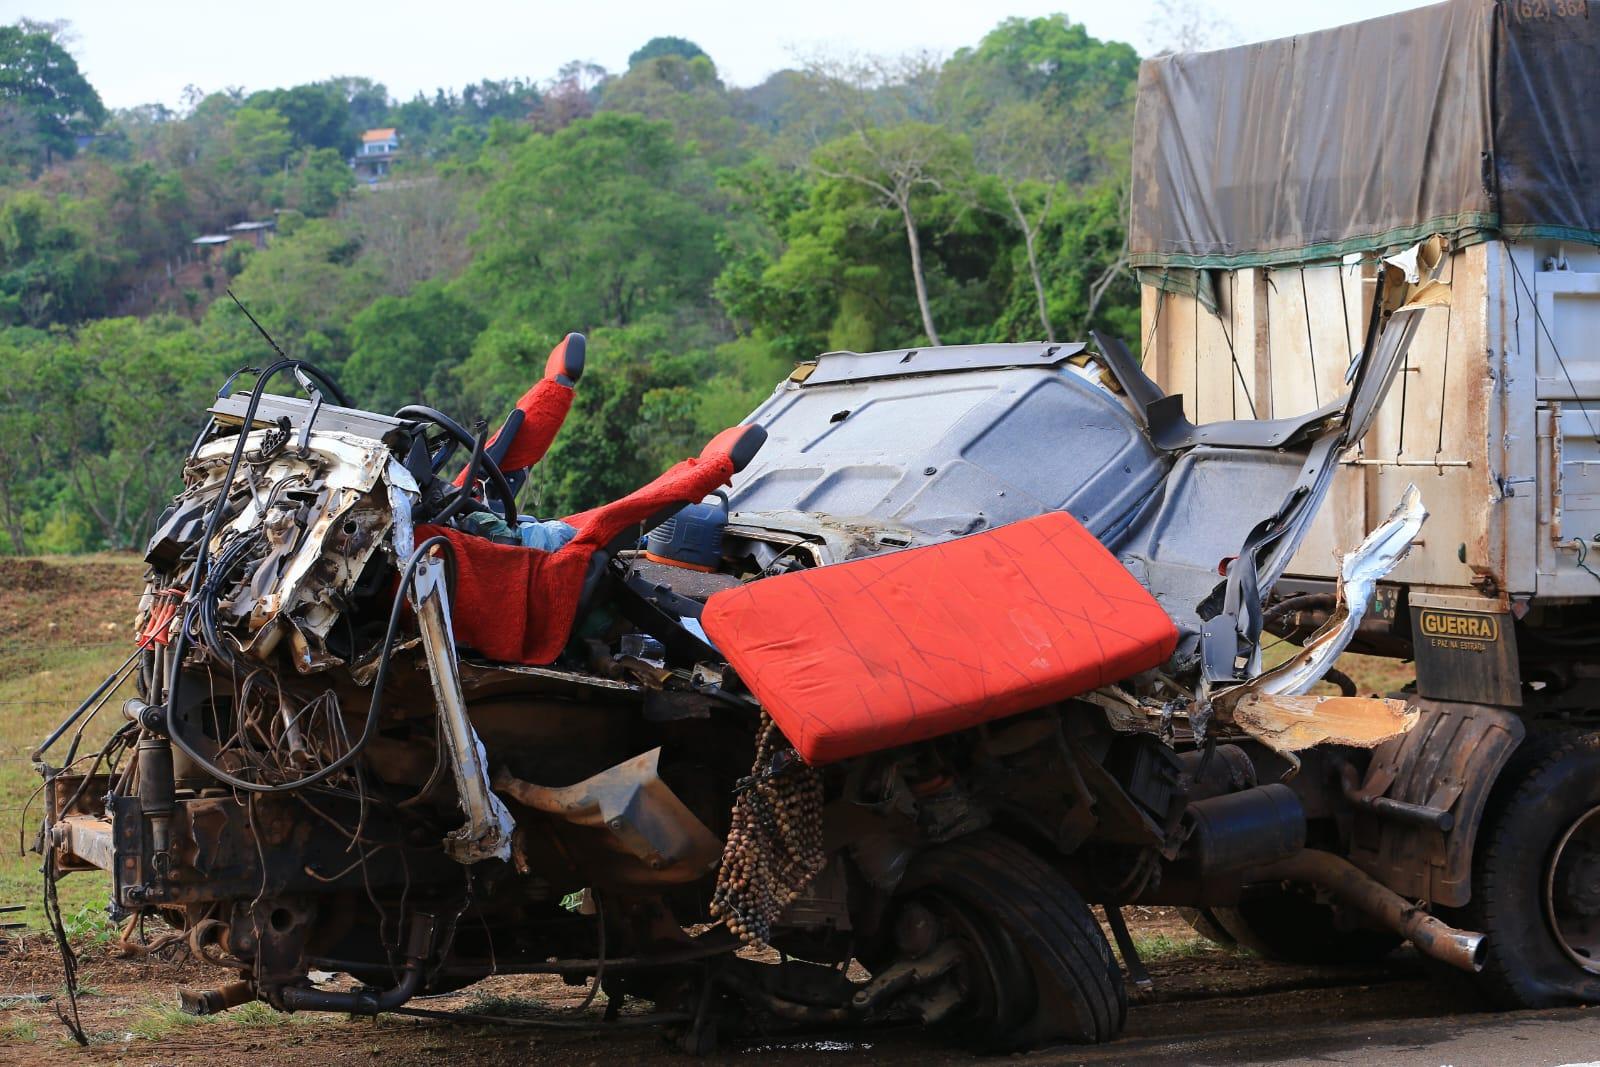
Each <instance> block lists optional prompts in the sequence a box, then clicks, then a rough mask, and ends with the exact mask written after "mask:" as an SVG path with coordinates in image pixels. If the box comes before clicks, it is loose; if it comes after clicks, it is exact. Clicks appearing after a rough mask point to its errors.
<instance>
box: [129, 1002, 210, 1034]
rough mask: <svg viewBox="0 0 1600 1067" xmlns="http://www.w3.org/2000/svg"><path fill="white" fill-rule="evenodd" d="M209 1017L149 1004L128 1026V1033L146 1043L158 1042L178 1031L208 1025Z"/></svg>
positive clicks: (169, 1006) (175, 1007) (163, 1005)
mask: <svg viewBox="0 0 1600 1067" xmlns="http://www.w3.org/2000/svg"><path fill="white" fill-rule="evenodd" d="M210 1022H211V1017H210V1016H206V1015H190V1014H189V1013H188V1012H186V1011H183V1010H182V1009H181V1008H179V1007H178V1006H177V1005H175V1004H151V1005H149V1006H148V1007H146V1008H145V1009H144V1011H142V1012H141V1013H140V1014H139V1017H138V1018H137V1019H135V1020H134V1021H133V1022H132V1023H131V1024H130V1025H129V1026H128V1032H129V1033H131V1034H133V1036H134V1037H139V1038H143V1039H144V1040H146V1041H160V1040H161V1039H162V1038H164V1037H169V1036H171V1035H172V1034H174V1033H176V1032H178V1031H179V1030H188V1029H190V1028H192V1027H195V1026H207V1025H210Z"/></svg>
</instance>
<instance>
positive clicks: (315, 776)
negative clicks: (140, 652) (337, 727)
mask: <svg viewBox="0 0 1600 1067" xmlns="http://www.w3.org/2000/svg"><path fill="white" fill-rule="evenodd" d="M435 547H437V548H441V549H443V550H444V554H445V559H446V564H447V567H448V568H449V577H448V579H447V580H448V581H451V582H453V581H454V578H455V548H454V547H453V546H452V545H451V544H450V541H449V539H448V538H445V537H443V536H434V537H430V538H428V539H427V540H425V541H423V542H422V543H421V544H419V545H418V546H417V547H416V550H415V551H413V552H412V553H411V557H410V558H409V559H408V560H406V565H405V568H404V570H403V571H402V572H401V575H400V586H399V588H398V589H397V590H396V591H395V595H394V604H393V606H392V607H390V609H389V626H388V629H387V630H385V631H384V635H383V645H382V647H381V648H380V649H379V651H378V671H377V674H376V675H375V676H374V677H373V679H372V700H371V703H369V704H368V706H367V721H366V723H365V724H364V725H363V726H362V728H361V736H360V737H358V738H356V741H355V744H353V745H351V746H350V749H349V751H347V752H346V753H345V754H344V755H342V756H340V757H338V758H337V759H335V760H334V761H333V762H332V763H329V764H328V765H326V766H325V767H322V768H321V769H320V770H316V771H313V772H312V773H310V774H308V775H306V776H305V777H304V778H300V779H298V780H296V781H293V782H278V783H270V782H252V781H249V780H248V779H245V778H240V777H239V776H237V775H234V774H230V773H228V772H227V771H225V770H223V769H222V768H221V767H218V766H217V765H216V764H214V763H212V762H211V761H210V760H208V759H206V757H205V756H203V755H202V754H201V753H200V752H198V751H197V750H196V749H195V748H194V746H192V745H191V744H189V742H188V741H187V740H185V739H184V737H183V735H182V734H181V733H180V732H179V730H178V724H177V718H176V715H175V713H174V711H173V709H174V708H176V707H177V704H178V691H179V688H180V686H181V684H182V678H183V654H184V652H185V647H184V646H185V645H186V644H187V643H188V638H189V626H190V624H191V623H192V621H193V618H194V614H195V612H196V610H197V609H198V604H196V605H195V606H194V607H191V608H190V609H189V614H188V617H186V618H185V619H184V624H183V626H182V628H180V629H179V631H178V635H177V637H175V638H174V639H173V641H172V648H171V650H170V655H171V657H172V674H171V677H170V678H169V679H168V681H167V708H166V720H167V736H168V737H170V738H171V739H172V743H173V744H175V745H177V746H178V748H179V749H180V750H182V752H183V753H184V755H186V756H188V757H189V758H190V759H192V760H194V761H195V762H196V763H197V764H199V765H200V766H201V767H202V768H203V769H204V770H205V771H206V773H207V774H210V775H211V776H212V777H213V778H215V779H217V780H218V781H219V782H222V783H224V784H225V785H230V786H232V787H233V788H235V789H242V790H244V791H245V792H247V793H287V792H291V791H292V790H296V789H304V788H306V787H307V786H311V785H315V784H316V783H318V782H320V781H322V780H323V779H325V778H327V777H329V776H330V775H333V774H335V773H337V772H339V771H341V770H343V769H344V768H345V767H347V766H349V765H350V763H351V762H352V761H353V760H354V759H355V758H356V757H357V756H359V755H360V754H361V751H362V750H363V749H364V748H366V746H367V743H368V742H369V741H371V740H372V737H373V735H374V734H375V733H377V728H378V719H379V717H380V716H381V714H382V712H383V686H384V682H385V681H386V680H387V678H388V675H389V657H390V655H391V654H392V653H393V650H394V639H395V635H396V634H398V633H399V631H400V614H401V609H402V608H403V607H404V605H405V601H406V590H407V589H409V588H410V587H411V583H412V581H413V580H415V578H416V574H417V567H418V565H419V564H420V563H421V562H422V561H423V559H424V558H425V557H426V556H427V554H428V552H429V550H430V549H433V548H435Z"/></svg>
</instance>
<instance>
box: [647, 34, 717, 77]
mask: <svg viewBox="0 0 1600 1067" xmlns="http://www.w3.org/2000/svg"><path fill="white" fill-rule="evenodd" d="M705 54H706V53H705V49H703V48H701V47H700V46H699V45H697V44H695V43H694V42H693V41H690V40H688V39H686V38H683V37H652V38H650V39H649V40H648V41H646V42H645V43H644V44H643V45H641V46H639V48H638V49H637V50H636V51H635V52H634V53H633V54H632V55H631V56H629V57H628V69H629V70H632V69H633V68H634V67H637V66H638V65H639V64H640V63H646V62H649V61H650V60H652V59H660V58H661V57H662V56H676V57H678V58H679V59H698V58H699V57H701V56H703V55H705Z"/></svg>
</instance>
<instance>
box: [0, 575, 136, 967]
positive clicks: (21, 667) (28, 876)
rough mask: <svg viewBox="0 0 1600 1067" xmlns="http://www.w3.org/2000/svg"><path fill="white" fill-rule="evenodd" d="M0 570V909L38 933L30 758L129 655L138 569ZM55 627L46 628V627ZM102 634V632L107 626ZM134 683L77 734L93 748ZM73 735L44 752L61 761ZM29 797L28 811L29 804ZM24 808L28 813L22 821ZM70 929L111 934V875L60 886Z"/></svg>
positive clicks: (71, 878) (40, 916)
mask: <svg viewBox="0 0 1600 1067" xmlns="http://www.w3.org/2000/svg"><path fill="white" fill-rule="evenodd" d="M5 562H6V566H5V567H4V569H3V570H0V905H3V904H21V905H23V906H24V910H23V911H22V912H21V913H20V914H17V915H12V916H8V917H7V918H8V919H13V920H16V921H20V922H24V923H27V924H28V928H29V929H30V930H43V929H45V922H44V905H43V899H42V896H43V893H42V887H43V883H42V881H41V879H40V875H39V869H40V860H39V857H38V855H36V854H34V853H32V852H28V851H26V849H27V848H29V847H31V846H32V844H33V837H34V834H35V833H36V832H37V830H38V827H39V821H40V818H41V815H42V811H43V809H42V807H41V799H42V798H40V797H37V796H34V794H35V792H36V791H37V790H38V788H39V785H40V783H41V779H40V778H39V775H38V773H37V771H35V770H34V767H33V762H32V759H31V758H30V757H31V754H32V752H33V749H34V747H35V746H36V745H37V744H38V743H39V742H40V741H42V740H43V739H44V738H45V736H46V735H47V734H48V733H49V732H50V730H51V729H52V728H53V727H54V726H55V724H56V723H57V722H59V721H60V720H61V719H62V718H63V717H64V716H65V715H66V714H67V713H68V712H70V711H71V710H72V709H73V708H75V707H77V706H78V703H79V702H80V701H81V700H82V699H83V698H84V697H85V696H87V695H88V694H89V693H90V692H91V691H93V689H94V687H95V686H96V685H98V684H99V682H100V681H101V679H103V678H104V677H105V676H106V675H107V674H109V673H110V672H111V670H112V669H113V668H115V667H116V666H117V665H118V664H120V663H121V662H122V661H123V659H125V658H126V657H127V655H128V653H129V652H130V651H132V628H133V610H134V606H135V604H136V603H137V595H136V594H137V593H138V592H139V590H140V587H141V576H142V575H143V573H144V564H143V563H142V562H141V561H140V560H138V559H136V558H135V557H133V556H111V555H99V556H84V557H60V558H53V559H50V560H7V561H5ZM52 624H53V625H52ZM108 627H109V628H108ZM131 688H132V687H131V685H130V686H128V687H126V688H125V689H124V690H123V691H121V692H118V693H116V694H113V695H112V696H111V698H110V699H109V700H108V701H107V702H106V706H105V707H104V708H102V709H101V711H100V712H99V713H98V715H97V716H96V717H95V719H94V721H93V722H91V723H90V724H89V725H88V727H87V729H86V730H85V731H84V735H83V745H82V746H80V751H83V750H89V751H92V750H93V749H94V748H96V747H98V746H99V743H100V742H101V741H103V740H104V739H105V738H106V737H107V736H109V735H110V733H111V732H112V731H113V730H115V729H116V727H117V725H118V724H119V723H120V721H121V717H120V716H119V715H118V714H117V712H118V708H119V705H120V704H121V701H122V699H123V698H124V697H125V696H127V695H129V694H130V691H131ZM70 740H71V738H70V735H69V736H68V737H67V738H64V739H63V740H62V741H61V742H59V743H58V744H57V745H56V747H55V748H53V749H51V751H50V752H49V753H47V754H46V757H47V758H54V759H55V760H59V759H61V758H62V757H63V756H64V754H65V752H66V746H67V745H68V744H70ZM30 798H31V803H30ZM24 809H26V814H24ZM60 890H61V910H62V914H63V918H65V919H66V920H67V925H68V929H69V931H73V932H74V933H75V935H76V936H81V937H84V938H87V939H88V940H89V941H91V942H93V941H99V942H101V943H103V941H104V940H105V939H106V938H107V937H109V936H110V931H108V929H107V927H108V926H109V919H107V918H106V917H105V914H104V911H103V909H104V907H105V902H106V896H107V893H108V891H109V881H108V877H107V876H106V875H105V874H103V873H101V872H98V871H91V872H81V873H73V874H70V875H68V876H66V877H65V878H63V879H62V881H61V883H60Z"/></svg>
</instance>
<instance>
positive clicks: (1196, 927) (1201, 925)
mask: <svg viewBox="0 0 1600 1067" xmlns="http://www.w3.org/2000/svg"><path fill="white" fill-rule="evenodd" d="M1211 910H1212V909H1210V908H1179V909H1178V914H1179V915H1181V916H1183V921H1184V922H1186V923H1188V924H1189V927H1190V929H1192V930H1193V931H1194V932H1195V933H1197V934H1199V935H1200V936H1201V937H1203V938H1205V939H1206V940H1207V941H1210V942H1211V943H1212V944H1214V945H1221V946H1222V947H1223V948H1234V947H1236V946H1237V945H1238V944H1239V942H1238V941H1237V940H1236V939H1235V938H1234V936H1233V935H1232V934H1230V933H1228V931H1226V930H1224V929H1223V928H1222V924H1221V923H1219V922H1218V921H1217V917H1216V916H1215V915H1213V914H1211Z"/></svg>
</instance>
